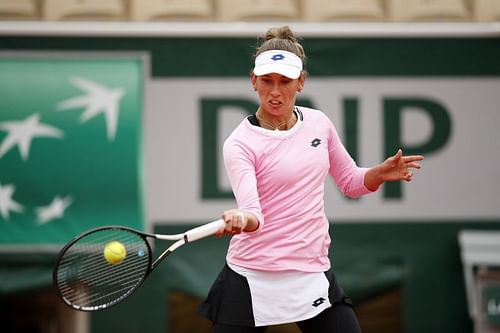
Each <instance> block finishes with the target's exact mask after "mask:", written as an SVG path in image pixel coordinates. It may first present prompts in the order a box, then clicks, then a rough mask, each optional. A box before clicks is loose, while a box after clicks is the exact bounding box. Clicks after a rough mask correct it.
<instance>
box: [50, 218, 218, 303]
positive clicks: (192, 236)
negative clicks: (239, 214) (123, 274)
mask: <svg viewBox="0 0 500 333" xmlns="http://www.w3.org/2000/svg"><path fill="white" fill-rule="evenodd" d="M222 227H224V221H223V220H222V219H220V220H216V221H213V222H210V223H207V224H204V225H201V226H198V227H195V228H192V229H189V230H187V231H186V232H184V233H180V234H172V235H167V234H150V233H146V232H142V231H138V230H135V229H132V228H129V227H125V226H120V225H109V226H101V227H96V228H93V229H90V230H87V231H85V232H83V233H81V234H79V235H77V236H75V237H74V238H72V239H71V240H70V241H69V242H67V243H66V244H65V245H64V246H63V247H62V248H61V250H60V251H59V253H58V255H57V257H56V260H55V264H54V269H53V271H52V282H53V285H54V287H55V288H56V289H57V291H58V292H59V294H60V296H61V298H62V300H63V301H64V303H65V304H66V305H68V306H69V307H71V308H72V309H75V310H79V311H85V312H92V311H98V310H104V309H107V308H109V307H111V306H113V305H116V304H118V303H120V302H121V301H123V300H124V299H126V298H127V297H129V296H130V295H132V294H133V293H134V292H135V291H136V290H137V289H138V288H139V287H140V286H141V285H142V283H143V282H144V281H145V280H146V278H147V277H148V276H149V274H150V273H151V272H152V271H153V270H154V269H155V268H156V267H157V266H158V264H160V263H161V262H162V261H163V260H164V259H165V258H166V257H167V256H168V255H169V254H171V253H172V252H174V251H175V250H177V249H178V248H179V247H181V246H182V245H185V244H187V243H190V242H194V241H196V240H199V239H202V238H205V237H208V236H211V235H213V234H215V232H216V231H218V230H219V229H220V228H222ZM103 230H123V231H127V232H131V233H134V234H136V235H138V236H140V237H141V238H142V239H143V240H144V243H145V244H146V248H147V250H148V264H147V267H146V271H145V272H144V275H143V276H142V278H141V280H140V281H139V282H138V283H137V284H136V285H135V286H134V287H133V288H132V289H130V290H129V291H128V292H127V293H125V294H123V295H122V296H120V297H118V298H117V299H115V300H113V301H112V302H110V303H108V304H103V305H99V306H92V307H85V306H80V305H76V304H73V303H71V302H70V301H69V300H68V299H67V298H66V297H65V296H64V295H63V293H62V292H61V290H60V288H59V284H58V278H57V277H58V272H59V265H60V263H61V260H62V258H63V257H64V255H65V253H66V252H67V251H68V249H69V248H71V247H72V246H73V244H75V243H77V242H78V241H79V240H80V239H82V238H83V237H86V236H88V235H90V234H93V233H96V232H99V231H103ZM151 238H152V239H158V240H165V241H175V242H174V243H173V244H171V245H170V246H169V247H168V248H167V249H165V250H164V251H163V252H162V253H161V254H160V255H159V256H158V258H156V259H155V260H154V261H153V250H152V248H151V244H150V243H149V239H151Z"/></svg>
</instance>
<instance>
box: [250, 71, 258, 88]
mask: <svg viewBox="0 0 500 333" xmlns="http://www.w3.org/2000/svg"><path fill="white" fill-rule="evenodd" d="M250 81H251V82H252V87H253V90H255V91H257V76H256V75H255V74H254V73H252V74H250Z"/></svg>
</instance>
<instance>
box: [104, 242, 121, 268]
mask: <svg viewBox="0 0 500 333" xmlns="http://www.w3.org/2000/svg"><path fill="white" fill-rule="evenodd" d="M126 256H127V250H126V249H125V246H124V245H123V244H122V243H120V242H118V241H112V242H109V243H108V244H106V246H105V247H104V258H105V259H106V261H107V262H109V263H110V264H112V265H116V264H119V263H121V262H122V261H123V259H125V257H126Z"/></svg>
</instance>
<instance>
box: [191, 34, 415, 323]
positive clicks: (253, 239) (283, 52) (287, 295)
mask: <svg viewBox="0 0 500 333" xmlns="http://www.w3.org/2000/svg"><path fill="white" fill-rule="evenodd" d="M305 58H306V57H305V54H304V49H303V47H302V45H301V44H300V43H299V41H298V39H297V38H296V37H295V36H294V34H293V32H292V31H291V30H290V29H289V28H288V27H286V26H285V27H280V28H271V29H270V30H268V31H267V33H266V36H265V38H264V41H263V43H262V44H261V45H260V46H259V47H258V48H257V50H256V54H255V67H254V69H253V72H252V74H251V83H252V85H253V88H254V89H255V91H256V92H257V94H258V97H259V100H260V106H259V108H258V109H257V110H256V112H255V114H253V115H250V116H249V117H247V118H245V119H244V120H243V121H242V122H241V123H240V124H239V125H238V126H237V127H236V129H234V131H233V132H232V133H231V135H230V136H229V137H228V138H227V139H226V141H225V142H224V146H223V155H224V163H225V167H226V172H227V175H228V178H229V181H230V183H231V186H232V189H233V192H234V194H235V197H236V202H237V205H238V208H237V209H230V210H227V211H225V212H223V214H222V218H223V220H224V221H225V228H221V229H220V230H219V231H218V232H217V235H218V236H222V235H232V239H231V241H230V245H229V249H228V253H227V258H226V262H227V264H226V265H225V267H224V268H223V269H222V271H221V272H220V274H219V276H218V278H217V279H216V281H215V282H214V284H213V286H212V288H211V290H210V292H209V294H208V297H207V299H206V300H205V301H204V302H203V303H202V304H201V306H200V308H199V312H200V313H201V314H203V315H205V316H206V317H208V318H209V319H210V320H211V321H212V323H213V330H212V332H215V333H226V332H227V333H229V332H230V333H237V332H241V333H243V332H248V333H251V332H264V331H265V330H266V328H267V327H268V326H270V325H277V324H283V323H293V322H295V323H297V325H298V326H299V328H300V329H301V330H302V332H309V333H318V332H339V333H340V332H342V333H358V332H360V331H361V330H360V327H359V324H358V321H357V318H356V316H355V314H354V311H353V309H352V303H351V301H350V299H349V297H348V296H347V295H346V294H345V293H344V291H343V290H342V288H341V287H340V286H339V284H338V282H337V281H336V279H335V274H334V272H333V270H332V269H331V267H330V261H329V257H328V249H329V246H330V237H329V233H328V225H329V223H328V220H327V217H326V215H325V209H324V199H323V196H324V183H325V179H326V177H327V175H330V176H331V177H332V178H333V180H334V181H335V183H336V185H337V186H338V187H339V189H340V190H341V191H342V192H343V193H344V194H345V195H347V196H349V197H353V198H356V197H359V196H361V195H364V194H367V193H371V192H374V191H376V190H377V189H378V188H379V187H380V185H382V184H383V183H384V182H386V181H401V180H403V181H411V179H412V173H413V170H414V169H420V167H421V166H420V164H419V161H420V160H422V159H423V156H403V154H402V151H401V150H399V151H398V152H396V153H395V155H394V156H391V157H389V158H387V159H386V160H385V161H384V162H382V163H381V164H379V165H376V166H374V167H372V168H361V167H358V166H357V165H356V163H355V162H354V161H353V159H352V158H351V156H350V155H349V154H348V152H347V151H346V149H345V147H344V146H343V144H342V143H341V141H340V139H339V136H338V134H337V131H336V129H335V127H334V125H333V124H332V122H331V121H330V120H329V118H328V117H327V116H326V115H325V114H324V113H323V112H321V111H319V110H313V109H310V108H306V107H301V106H296V105H295V99H296V95H297V93H299V92H300V91H301V90H302V89H303V87H304V83H305V80H306V72H305V70H304V61H305Z"/></svg>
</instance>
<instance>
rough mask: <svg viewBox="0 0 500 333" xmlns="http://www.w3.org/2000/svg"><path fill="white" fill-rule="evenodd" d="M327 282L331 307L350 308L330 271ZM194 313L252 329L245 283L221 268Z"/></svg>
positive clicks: (239, 276)
mask: <svg viewBox="0 0 500 333" xmlns="http://www.w3.org/2000/svg"><path fill="white" fill-rule="evenodd" d="M324 274H325V276H326V278H327V280H328V281H329V288H328V298H329V301H330V303H331V304H332V307H334V306H335V305H336V304H339V303H344V304H348V305H350V306H352V302H351V299H350V298H349V297H348V296H347V295H346V294H345V292H344V290H343V289H342V288H341V287H340V285H339V284H338V283H337V280H336V278H335V274H334V272H333V270H332V269H330V270H328V271H326V272H325V273H324ZM198 313H199V314H200V315H202V316H205V317H207V318H208V319H209V320H210V321H212V322H213V323H217V324H224V325H234V326H245V327H254V326H255V320H254V316H253V310H252V297H251V293H250V287H249V284H248V281H247V279H246V278H245V277H244V276H242V275H240V274H238V273H236V272H235V271H233V270H232V269H231V268H230V267H229V266H228V265H227V264H225V265H224V267H223V269H222V271H221V272H220V273H219V276H218V277H217V279H216V280H215V282H214V283H213V285H212V288H211V289H210V291H209V293H208V296H207V298H206V299H205V300H204V301H203V303H202V304H201V305H200V306H199V308H198Z"/></svg>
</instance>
